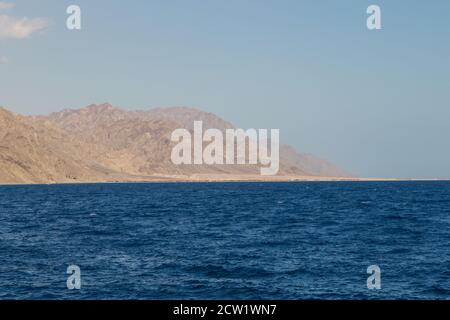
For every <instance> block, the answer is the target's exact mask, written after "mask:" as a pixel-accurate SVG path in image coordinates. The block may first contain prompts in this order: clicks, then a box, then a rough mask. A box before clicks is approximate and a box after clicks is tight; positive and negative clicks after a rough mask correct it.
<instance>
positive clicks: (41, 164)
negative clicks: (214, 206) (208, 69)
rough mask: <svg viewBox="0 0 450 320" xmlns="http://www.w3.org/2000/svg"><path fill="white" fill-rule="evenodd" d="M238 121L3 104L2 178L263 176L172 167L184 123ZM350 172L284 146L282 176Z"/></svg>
mask: <svg viewBox="0 0 450 320" xmlns="http://www.w3.org/2000/svg"><path fill="white" fill-rule="evenodd" d="M197 120H202V121H203V125H204V128H205V129H206V128H217V129H221V130H224V129H227V128H233V126H232V125H231V124H230V123H229V122H226V121H225V120H222V119H220V118H219V117H217V116H215V115H214V114H211V113H206V112H202V111H199V110H196V109H192V108H184V107H174V108H157V109H152V110H149V111H125V110H122V109H119V108H116V107H113V106H111V105H109V104H103V105H90V106H88V107H85V108H82V109H67V110H63V111H61V112H58V113H52V114H50V115H49V116H39V117H25V116H21V115H17V114H14V113H12V112H9V111H7V110H5V109H3V108H0V183H54V182H83V181H92V182H97V181H105V182H109V181H151V180H167V179H174V180H177V179H178V180H179V179H182V180H209V179H213V180H217V179H218V180H221V179H224V180H228V179H230V180H237V179H241V178H242V179H243V180H248V179H252V180H253V179H263V177H261V176H259V168H260V166H259V165H258V166H254V165H214V166H207V165H181V166H177V165H174V164H172V162H171V160H170V154H171V150H172V147H173V146H174V143H173V142H171V141H170V137H171V133H172V132H173V130H175V129H177V128H186V129H189V130H190V129H192V125H193V123H194V121H197ZM308 176H327V177H346V176H348V174H346V173H345V172H343V171H341V170H339V169H338V168H336V167H335V166H334V165H332V164H331V163H329V162H327V161H325V160H321V159H318V158H316V157H314V156H312V155H306V154H301V153H297V152H296V151H295V150H294V149H292V148H291V147H288V146H282V147H281V148H280V171H279V173H278V178H279V179H283V177H286V179H287V178H288V177H289V179H290V178H295V177H308Z"/></svg>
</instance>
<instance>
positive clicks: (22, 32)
mask: <svg viewBox="0 0 450 320" xmlns="http://www.w3.org/2000/svg"><path fill="white" fill-rule="evenodd" d="M14 6H15V5H14V3H10V2H4V1H0V10H6V9H12V8H14ZM47 24H48V22H47V20H46V19H43V18H27V17H15V16H10V15H6V14H1V15H0V39H25V38H28V37H29V36H30V35H31V34H33V33H34V32H36V31H39V30H42V29H44V28H45V27H46V26H47Z"/></svg>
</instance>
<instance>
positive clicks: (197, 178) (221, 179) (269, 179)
mask: <svg viewBox="0 0 450 320" xmlns="http://www.w3.org/2000/svg"><path fill="white" fill-rule="evenodd" d="M414 181H415V182H417V181H422V182H432V181H450V179H438V178H434V179H432V178H429V179H417V178H360V177H319V176H260V175H252V176H247V175H242V176H237V175H225V176H220V175H194V176H189V177H188V176H170V175H167V176H155V177H139V178H136V179H123V180H74V181H51V182H41V181H39V182H38V181H37V182H11V183H8V182H1V181H0V186H33V185H77V184H126V183H161V184H165V183H239V182H241V183H242V182H249V183H273V182H414Z"/></svg>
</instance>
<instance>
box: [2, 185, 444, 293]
mask: <svg viewBox="0 0 450 320" xmlns="http://www.w3.org/2000/svg"><path fill="white" fill-rule="evenodd" d="M69 265H78V266H79V267H80V268H81V289H80V290H68V289H67V286H66V280H67V277H68V276H69V275H68V274H67V273H66V271H67V267H68V266H69ZM370 265H378V266H379V267H380V268H381V290H368V289H367V284H366V281H367V277H368V276H369V275H368V274H367V267H368V266H370ZM400 298H402V299H448V298H450V182H444V181H442V182H298V183H297V182H292V183H179V184H170V183H167V184H159V183H158V184H90V185H86V184H83V185H34V186H0V299H400Z"/></svg>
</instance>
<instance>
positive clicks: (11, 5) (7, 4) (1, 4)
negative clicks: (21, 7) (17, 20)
mask: <svg viewBox="0 0 450 320" xmlns="http://www.w3.org/2000/svg"><path fill="white" fill-rule="evenodd" d="M14 7H15V4H14V3H11V2H4V1H0V10H7V9H12V8H14Z"/></svg>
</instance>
